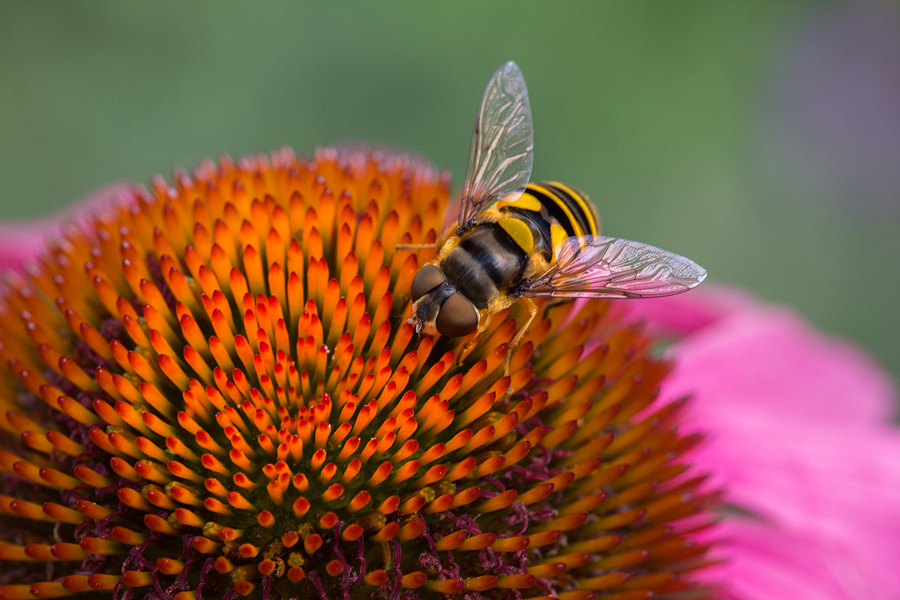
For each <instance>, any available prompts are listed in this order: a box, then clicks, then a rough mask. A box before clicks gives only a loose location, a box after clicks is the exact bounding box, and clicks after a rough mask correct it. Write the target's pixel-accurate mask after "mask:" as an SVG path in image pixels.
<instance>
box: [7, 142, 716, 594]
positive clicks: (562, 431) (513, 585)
mask: <svg viewBox="0 0 900 600" xmlns="http://www.w3.org/2000/svg"><path fill="white" fill-rule="evenodd" d="M448 190H449V180H448V179H447V177H445V176H443V175H441V174H438V173H437V172H435V171H434V170H432V169H430V168H428V167H427V166H425V165H424V164H423V163H421V162H420V161H417V160H415V159H412V158H409V157H405V156H397V155H389V154H383V153H379V152H375V151H365V150H356V151H348V152H338V151H335V150H323V151H320V152H318V153H317V155H316V157H315V159H314V160H305V159H302V158H297V157H295V156H294V155H293V154H292V153H291V152H290V151H281V152H278V153H276V154H274V155H273V156H271V157H266V156H257V157H250V158H245V159H242V160H240V161H238V162H237V163H233V162H231V161H230V160H228V159H223V160H221V161H220V162H219V163H217V164H213V163H204V164H202V165H201V166H200V167H199V168H198V169H197V170H196V171H195V172H194V173H193V174H192V175H189V174H187V173H185V172H177V173H176V174H175V176H174V181H173V183H172V184H169V183H167V182H165V181H164V180H162V179H156V180H154V181H153V184H152V186H151V188H150V190H149V191H146V190H137V191H136V192H135V198H134V199H133V201H131V202H126V203H123V204H121V205H119V206H117V207H115V208H114V209H112V210H111V211H110V212H109V214H105V215H97V216H95V218H94V219H93V220H92V222H90V223H89V224H87V225H84V226H79V227H73V228H71V229H69V230H67V231H66V232H65V233H64V235H63V236H62V237H61V239H57V240H53V241H52V242H51V243H50V245H49V246H48V248H47V251H46V253H45V255H44V256H43V257H42V258H41V260H40V261H39V263H38V264H37V265H35V266H34V267H33V268H32V269H31V271H30V273H29V274H28V276H27V277H22V278H18V279H9V282H8V285H7V288H6V290H5V292H4V296H3V307H2V312H0V358H2V364H3V368H2V372H0V404H2V412H0V429H2V433H0V436H2V437H0V440H2V448H3V449H0V473H3V475H2V480H0V521H2V527H3V532H2V533H0V538H2V540H3V541H2V542H0V560H2V561H3V563H4V565H5V567H4V569H3V572H2V573H0V598H5V599H9V598H15V599H20V598H53V597H62V596H72V597H76V598H79V597H80V598H84V599H89V598H114V597H115V598H149V599H160V600H161V599H170V598H176V599H177V600H193V599H214V598H215V599H218V598H226V599H233V598H236V597H239V596H241V597H249V598H261V599H270V600H281V599H285V600H286V599H288V598H319V597H323V598H324V597H327V598H331V599H344V598H384V599H391V600H398V599H400V598H403V599H414V598H421V599H429V598H445V597H447V598H454V597H458V598H466V599H470V600H472V599H479V598H484V599H494V598H496V599H501V598H520V599H521V598H542V599H543V598H546V599H549V598H560V599H567V600H585V599H588V598H595V597H600V596H602V597H603V598H620V599H626V598H646V597H649V594H651V593H659V594H667V593H671V594H678V593H681V592H688V593H689V595H690V597H692V598H702V597H706V596H707V595H710V594H712V592H711V591H710V590H706V589H702V588H697V587H695V586H694V584H693V583H692V581H693V578H692V572H693V571H694V570H695V569H696V568H698V567H700V566H702V565H703V564H704V562H705V560H706V558H705V556H706V551H707V548H706V547H705V546H703V545H694V544H692V542H691V537H690V536H691V534H692V532H693V531H696V530H697V529H698V528H702V527H705V526H706V525H707V524H708V523H707V520H706V511H707V509H708V507H709V506H710V505H711V504H712V503H713V501H714V498H713V497H712V496H710V495H708V494H704V493H701V492H700V491H699V490H698V485H699V483H700V481H701V478H698V477H696V476H695V475H694V474H693V473H691V472H690V470H689V468H688V465H687V464H686V463H685V462H684V461H683V460H682V458H681V457H682V455H683V454H684V453H685V452H686V451H687V450H688V449H689V448H690V447H691V446H692V445H693V444H695V443H696V442H697V441H698V439H697V437H696V436H685V435H681V434H680V433H678V431H677V427H676V426H677V424H678V420H679V412H680V410H681V408H682V406H683V403H674V404H670V405H667V406H662V407H659V406H655V405H653V401H654V398H655V396H656V393H657V388H658V386H659V384H660V382H661V380H662V379H663V378H664V377H665V375H666V372H667V370H668V366H667V364H666V363H664V362H662V361H660V360H658V359H656V358H654V356H653V354H652V353H651V352H650V349H651V344H652V342H653V340H651V339H649V338H648V336H647V335H645V334H644V333H642V332H641V330H640V329H639V328H636V327H631V326H627V325H625V324H623V323H622V321H621V320H620V319H619V318H618V317H617V316H616V308H615V304H612V303H610V302H606V301H591V302H579V303H577V304H575V303H564V304H552V303H550V304H545V305H544V306H543V307H542V316H541V318H540V322H536V323H535V324H534V325H533V326H532V328H531V329H530V330H529V331H528V334H527V336H526V338H525V340H524V342H523V343H522V344H521V345H520V346H519V347H518V348H516V349H515V351H514V354H513V356H512V359H511V368H510V375H509V376H504V361H505V358H506V353H507V347H508V343H509V342H510V341H511V340H512V338H513V337H514V335H515V333H516V331H517V323H518V324H521V323H522V322H523V321H524V318H525V317H526V315H525V314H524V311H520V310H519V309H518V308H517V307H515V306H514V307H513V308H512V309H511V310H510V311H507V312H506V313H505V316H504V315H498V318H495V319H493V322H492V325H491V326H490V327H489V328H488V329H487V330H486V331H485V332H484V334H483V335H482V336H481V338H480V340H479V341H478V343H477V345H476V346H475V348H474V350H473V351H472V352H471V354H469V355H468V356H467V357H466V358H465V359H464V360H463V361H462V364H459V361H458V359H457V354H458V352H459V350H460V349H461V348H462V346H463V345H464V344H465V342H466V341H467V340H466V339H456V338H445V337H431V336H422V337H421V339H418V338H417V336H416V335H415V332H414V330H413V327H412V326H411V325H410V324H408V323H407V319H408V317H409V314H408V313H409V303H410V302H409V301H410V287H411V284H412V280H413V277H414V276H415V274H416V272H417V270H418V268H419V267H420V266H422V265H423V264H425V263H426V262H427V261H429V260H431V259H432V258H433V257H434V251H432V250H412V249H404V248H402V247H401V246H406V245H412V244H419V245H421V244H429V243H432V242H434V241H435V240H436V239H437V238H438V235H439V234H440V232H441V230H442V226H443V225H445V224H446V221H445V209H446V205H447V202H448V196H449V193H448Z"/></svg>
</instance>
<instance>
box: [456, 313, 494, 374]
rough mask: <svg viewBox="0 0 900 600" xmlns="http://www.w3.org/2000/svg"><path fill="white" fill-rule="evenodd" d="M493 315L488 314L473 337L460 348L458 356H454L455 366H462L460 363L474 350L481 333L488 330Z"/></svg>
mask: <svg viewBox="0 0 900 600" xmlns="http://www.w3.org/2000/svg"><path fill="white" fill-rule="evenodd" d="M493 316H494V315H493V314H489V315H488V316H486V317H485V318H484V323H482V324H481V325H479V326H478V331H476V332H475V335H473V336H472V339H470V340H469V341H468V342H466V345H465V346H463V347H462V350H460V351H459V354H457V355H456V364H457V366H462V362H463V361H464V360H465V359H466V357H467V356H468V355H469V353H470V352H472V350H473V349H474V348H475V345H476V344H478V341H479V340H480V339H481V332H482V331H484V330H485V329H487V328H488V326H489V325H490V324H491V319H492V318H493Z"/></svg>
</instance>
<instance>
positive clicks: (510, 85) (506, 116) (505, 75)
mask: <svg viewBox="0 0 900 600" xmlns="http://www.w3.org/2000/svg"><path fill="white" fill-rule="evenodd" d="M533 147H534V127H533V126H532V124H531V105H530V104H529V103H528V89H527V88H526V87H525V79H524V78H523V77H522V72H521V71H520V70H519V67H518V66H516V63H514V62H508V63H506V64H505V65H503V66H502V67H500V68H499V69H497V70H496V71H494V74H493V75H492V76H491V80H490V81H488V84H487V87H486V88H485V89H484V94H483V95H482V96H481V105H480V106H479V107H478V115H477V116H476V118H475V130H474V131H473V132H472V144H471V145H470V146H469V163H468V165H467V166H466V179H465V181H464V182H463V191H462V204H461V207H460V213H459V221H458V225H457V232H458V233H457V234H459V233H462V232H463V231H465V230H467V229H469V228H470V227H471V226H472V224H473V223H474V221H475V219H476V217H477V216H478V214H479V213H480V212H481V211H482V210H483V209H484V207H485V206H487V205H488V204H490V203H491V202H492V201H493V200H495V199H497V198H499V197H502V196H507V195H509V194H513V193H514V192H516V190H520V189H521V188H524V187H525V186H526V185H527V184H528V179H529V178H530V177H531V162H532V149H533Z"/></svg>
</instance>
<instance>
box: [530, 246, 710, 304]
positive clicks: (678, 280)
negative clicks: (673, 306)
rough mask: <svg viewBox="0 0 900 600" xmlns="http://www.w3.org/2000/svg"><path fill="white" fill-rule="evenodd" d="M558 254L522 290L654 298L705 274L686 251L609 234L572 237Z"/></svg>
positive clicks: (674, 291)
mask: <svg viewBox="0 0 900 600" xmlns="http://www.w3.org/2000/svg"><path fill="white" fill-rule="evenodd" d="M555 254H556V256H557V261H556V264H555V265H554V266H553V267H551V268H550V269H549V270H548V271H547V272H546V273H543V274H542V275H539V276H538V277H535V278H534V279H533V280H532V281H531V283H530V284H529V286H528V288H527V289H526V290H525V291H524V292H523V294H522V295H523V296H546V297H563V298H566V297H568V298H576V297H587V298H652V297H657V296H668V295H671V294H678V293H680V292H683V291H686V290H689V289H691V288H693V287H695V286H696V285H698V284H699V283H700V282H701V281H703V280H704V279H705V278H706V271H705V270H704V269H703V268H702V267H700V266H699V265H698V264H696V263H695V262H693V261H691V260H689V259H687V258H685V257H683V256H679V255H677V254H673V253H671V252H668V251H666V250H661V249H659V248H655V247H654V246H649V245H647V244H642V243H640V242H632V241H630V240H622V239H618V238H611V237H606V236H590V235H588V236H582V237H571V238H567V239H565V240H563V241H562V242H560V243H559V244H558V245H557V247H556V250H555Z"/></svg>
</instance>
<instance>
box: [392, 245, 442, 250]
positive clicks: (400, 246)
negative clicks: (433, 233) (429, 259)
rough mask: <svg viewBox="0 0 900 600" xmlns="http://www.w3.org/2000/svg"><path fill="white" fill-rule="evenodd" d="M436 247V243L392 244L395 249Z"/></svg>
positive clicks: (430, 248)
mask: <svg viewBox="0 0 900 600" xmlns="http://www.w3.org/2000/svg"><path fill="white" fill-rule="evenodd" d="M437 247H438V246H437V244H397V245H396V246H394V248H395V249H396V250H433V249H435V248H437Z"/></svg>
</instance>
